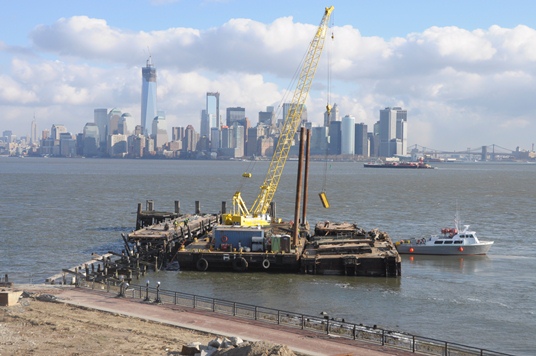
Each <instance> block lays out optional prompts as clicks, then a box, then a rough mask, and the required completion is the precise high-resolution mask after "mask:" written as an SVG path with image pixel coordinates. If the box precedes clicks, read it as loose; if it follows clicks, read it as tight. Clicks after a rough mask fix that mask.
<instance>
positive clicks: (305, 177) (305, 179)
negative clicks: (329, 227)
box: [301, 130, 311, 226]
mask: <svg viewBox="0 0 536 356" xmlns="http://www.w3.org/2000/svg"><path fill="white" fill-rule="evenodd" d="M309 141H311V130H307V133H306V135H305V172H304V174H303V210H302V221H301V223H302V225H303V226H305V225H306V224H307V195H308V191H309V182H308V177H309V154H310V152H311V145H309Z"/></svg>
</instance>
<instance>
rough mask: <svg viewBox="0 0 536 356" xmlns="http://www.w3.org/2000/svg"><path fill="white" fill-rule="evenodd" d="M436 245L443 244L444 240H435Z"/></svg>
mask: <svg viewBox="0 0 536 356" xmlns="http://www.w3.org/2000/svg"><path fill="white" fill-rule="evenodd" d="M434 244H435V245H442V244H443V241H436V242H434Z"/></svg>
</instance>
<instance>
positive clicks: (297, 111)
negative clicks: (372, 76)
mask: <svg viewBox="0 0 536 356" xmlns="http://www.w3.org/2000/svg"><path fill="white" fill-rule="evenodd" d="M333 9H334V7H333V6H330V7H326V8H325V11H324V16H323V17H322V21H321V22H320V25H319V26H318V29H317V31H316V33H315V36H314V38H313V40H312V41H311V43H310V45H309V49H308V51H307V55H306V57H305V60H304V64H303V66H302V68H301V71H300V76H299V78H298V85H297V86H296V89H295V90H294V95H293V97H292V102H291V103H290V105H289V109H288V112H287V115H286V119H285V121H284V123H283V128H282V129H281V133H280V136H279V140H278V141H277V146H276V148H275V151H274V155H273V156H272V160H271V162H270V167H269V169H268V172H267V174H266V177H265V179H264V182H263V184H262V185H261V187H260V192H259V195H258V196H257V198H256V200H255V202H254V203H253V206H252V207H251V209H248V208H247V206H246V203H245V202H244V200H243V199H242V196H241V194H240V191H237V192H236V193H235V194H234V196H233V212H232V213H230V214H227V215H226V216H225V223H226V224H228V225H241V226H257V225H260V226H266V225H268V224H269V223H270V219H269V217H268V215H267V212H268V209H269V207H270V203H271V202H272V199H273V198H274V195H275V192H276V190H277V186H278V184H279V180H280V179H281V175H282V174H283V168H284V167H285V163H286V161H287V158H288V154H289V151H290V147H291V145H292V141H293V138H294V134H295V133H296V131H297V129H298V126H299V125H300V122H301V115H302V111H303V108H304V106H305V101H306V100H307V96H308V95H309V90H310V89H311V83H312V81H313V78H314V76H315V73H316V69H317V66H318V62H319V60H320V55H321V54H322V50H323V48H324V40H325V38H326V32H327V27H328V22H329V18H330V16H331V13H332V12H333Z"/></svg>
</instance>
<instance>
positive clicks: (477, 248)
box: [395, 241, 493, 255]
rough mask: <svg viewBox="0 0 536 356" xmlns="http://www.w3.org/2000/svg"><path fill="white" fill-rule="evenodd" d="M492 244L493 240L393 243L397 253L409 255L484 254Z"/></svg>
mask: <svg viewBox="0 0 536 356" xmlns="http://www.w3.org/2000/svg"><path fill="white" fill-rule="evenodd" d="M492 245H493V241H481V242H480V243H479V244H473V245H449V246H445V245H441V246H439V245H425V244H408V243H400V244H395V247H396V249H397V251H398V253H399V254H409V255H485V254H487V253H488V251H489V249H490V248H491V246H492Z"/></svg>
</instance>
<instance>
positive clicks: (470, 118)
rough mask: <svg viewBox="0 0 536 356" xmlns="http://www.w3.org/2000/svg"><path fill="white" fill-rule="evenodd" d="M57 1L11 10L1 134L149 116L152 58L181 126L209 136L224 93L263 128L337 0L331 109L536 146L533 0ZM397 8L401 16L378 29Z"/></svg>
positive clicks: (314, 96)
mask: <svg viewBox="0 0 536 356" xmlns="http://www.w3.org/2000/svg"><path fill="white" fill-rule="evenodd" d="M58 2H59V3H62V4H64V5H65V6H53V7H51V6H45V5H41V3H40V2H35V7H36V10H37V9H38V8H42V10H43V11H34V12H32V14H30V15H29V16H25V17H24V18H22V17H21V16H22V15H19V14H23V13H25V12H24V11H22V7H23V6H25V5H24V4H23V3H8V4H6V7H5V11H4V13H3V15H1V16H2V19H3V20H4V22H3V23H2V25H0V26H2V29H3V30H5V31H2V33H3V37H2V38H1V39H0V62H1V63H2V64H3V66H2V69H0V88H1V89H0V117H1V121H0V122H1V125H0V126H1V127H0V130H12V131H13V133H14V134H15V135H17V136H19V137H20V136H29V135H30V134H31V132H30V130H31V122H32V121H34V120H35V122H36V124H37V129H38V131H42V130H43V129H47V128H49V127H51V126H52V125H53V124H58V123H61V124H64V125H65V126H66V127H69V129H70V130H71V131H73V132H81V131H82V129H83V127H84V125H85V123H86V122H90V121H92V118H93V111H92V110H93V108H99V107H108V108H113V107H119V108H121V109H122V111H123V112H128V113H130V114H131V115H133V117H134V120H135V121H136V122H140V121H141V117H139V116H138V115H139V113H140V105H141V103H140V98H141V86H140V85H139V84H140V79H139V78H140V72H141V69H142V67H143V64H144V63H145V61H146V59H147V58H148V57H149V56H151V58H152V60H153V62H154V65H155V67H157V68H158V99H157V102H158V108H159V109H160V108H161V109H162V110H164V111H165V112H166V121H167V123H168V129H170V128H171V127H175V126H183V127H186V126H187V125H190V124H193V125H194V126H195V129H196V131H198V132H199V130H200V127H199V123H200V120H199V117H200V112H201V110H202V109H203V108H205V101H206V98H205V95H206V92H219V93H221V103H220V107H221V108H228V107H243V108H245V109H246V116H247V117H248V118H249V119H250V120H251V121H252V122H253V123H254V124H255V123H256V120H257V114H258V112H260V111H264V110H265V109H266V107H267V106H277V105H278V104H279V103H282V102H284V94H285V92H286V89H285V88H286V87H287V86H288V83H289V81H290V79H291V75H292V73H294V71H295V69H296V68H297V67H298V65H299V60H300V58H301V56H302V55H303V53H304V51H305V48H306V46H307V44H308V42H309V39H310V37H311V34H312V33H313V32H314V30H315V27H316V26H317V25H318V22H319V20H320V18H321V15H322V11H323V8H324V6H326V5H331V4H333V5H334V6H335V12H334V18H335V22H334V24H333V30H332V33H333V35H334V38H335V40H334V41H333V42H332V43H330V44H328V45H327V46H326V49H325V50H326V52H328V53H329V58H330V61H331V62H332V63H331V66H330V68H331V69H330V76H331V95H330V101H331V103H337V104H338V106H339V109H340V115H341V117H344V116H346V115H350V116H353V117H355V121H356V122H363V123H365V124H366V125H368V127H369V128H370V127H372V125H373V124H374V122H375V121H376V120H377V113H378V111H379V110H381V109H383V108H384V107H386V106H389V107H398V106H399V107H403V108H404V109H407V110H409V111H411V113H412V114H411V135H410V136H409V137H408V143H407V144H408V146H412V145H414V144H419V145H422V146H427V147H432V148H435V149H445V150H448V149H455V150H464V149H467V148H468V147H471V148H473V147H476V146H480V145H489V144H492V143H497V144H500V145H502V146H504V147H508V148H509V149H512V150H513V149H515V148H516V146H520V147H521V148H522V149H531V145H532V143H533V142H534V141H536V138H535V137H534V136H535V135H534V133H535V132H536V123H535V120H534V117H535V114H536V113H535V111H536V109H534V108H533V106H532V105H531V93H532V89H533V88H534V86H536V73H535V71H536V66H535V64H536V54H535V53H536V50H535V48H536V47H535V46H536V45H535V41H536V31H535V30H534V28H535V27H536V25H535V22H534V21H535V20H534V19H532V18H531V16H529V15H528V14H529V13H530V12H531V11H530V9H534V7H535V6H536V5H535V4H533V3H532V2H529V1H514V2H509V3H506V2H501V1H491V2H490V1H474V2H471V4H461V3H454V4H453V3H450V4H448V6H447V5H446V4H443V3H440V2H437V3H436V2H431V4H428V3H427V4H422V3H420V2H416V1H408V2H404V4H400V5H399V4H398V3H396V2H392V1H385V2H379V3H378V4H368V3H365V2H359V1H357V2H354V1H332V2H331V3H330V4H323V3H322V4H321V3H320V2H318V3H317V2H312V3H311V2H305V1H296V2H293V3H292V4H287V3H284V4H285V5H284V6H283V5H282V4H283V3H282V2H281V6H277V4H272V3H271V4H270V5H269V6H264V7H263V6H262V5H259V4H257V5H258V6H253V5H251V4H249V3H248V2H247V1H246V2H245V1H242V0H237V1H230V2H225V3H220V2H210V1H208V2H206V1H192V2H187V3H185V4H183V3H182V2H174V1H152V2H136V3H134V4H133V6H132V7H129V8H128V9H127V8H123V7H122V8H121V11H123V12H121V11H119V10H118V9H116V10H115V11H111V8H110V7H113V5H108V6H104V5H103V4H96V5H95V4H94V5H95V6H93V7H87V5H83V4H71V3H68V2H64V1H58ZM276 3H279V2H278V1H276ZM386 4H388V5H389V6H386ZM479 6H480V7H481V8H479ZM254 8H256V9H254ZM386 8H387V9H388V10H385V9H386ZM479 9H485V11H480V12H478V10H479ZM214 10H216V11H214ZM438 10H441V11H438ZM477 12H478V16H475V14H476V13H477ZM118 13H121V16H122V17H124V18H128V19H129V21H128V22H125V21H124V20H121V19H119V16H118V15H117V14H118ZM209 13H210V14H213V13H217V15H210V16H209V15H208V14H209ZM390 13H391V14H392V15H396V19H397V21H394V22H393V23H387V22H386V21H379V19H380V18H385V17H384V15H385V14H390ZM471 14H472V15H471ZM145 15H152V16H147V17H145ZM157 15H158V16H160V17H159V18H158V21H153V20H147V21H141V20H139V19H140V17H143V18H144V19H145V18H151V17H158V16H157ZM7 29H9V30H7ZM281 33H283V34H285V35H283V36H282V35H280V34H281ZM323 60H324V63H321V64H320V66H319V71H318V73H317V75H316V78H315V79H314V86H313V89H312V91H311V97H310V100H309V101H308V102H307V107H308V115H309V121H311V122H312V123H313V124H315V125H316V126H322V123H323V120H324V118H323V114H324V107H325V105H326V98H327V97H328V95H327V87H328V86H327V80H326V78H327V59H326V56H323ZM67 113H68V114H67Z"/></svg>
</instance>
